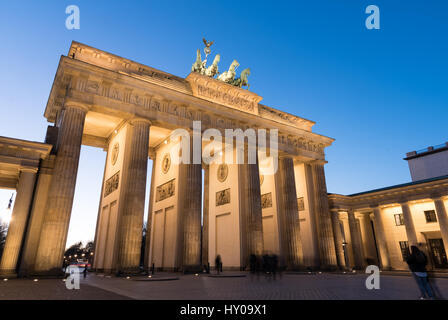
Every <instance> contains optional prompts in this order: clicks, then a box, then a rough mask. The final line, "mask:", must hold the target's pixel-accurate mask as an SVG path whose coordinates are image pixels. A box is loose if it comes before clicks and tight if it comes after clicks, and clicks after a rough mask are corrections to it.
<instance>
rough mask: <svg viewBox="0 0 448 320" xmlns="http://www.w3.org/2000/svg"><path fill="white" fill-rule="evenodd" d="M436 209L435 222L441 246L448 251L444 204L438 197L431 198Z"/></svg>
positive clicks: (447, 224) (447, 230) (446, 219)
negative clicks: (441, 242) (439, 234)
mask: <svg viewBox="0 0 448 320" xmlns="http://www.w3.org/2000/svg"><path fill="white" fill-rule="evenodd" d="M433 200H434V205H435V207H436V213H437V220H438V221H439V227H440V233H441V234H442V240H443V245H444V247H445V250H448V216H447V214H446V208H445V204H444V203H443V199H442V198H440V197H437V198H433Z"/></svg>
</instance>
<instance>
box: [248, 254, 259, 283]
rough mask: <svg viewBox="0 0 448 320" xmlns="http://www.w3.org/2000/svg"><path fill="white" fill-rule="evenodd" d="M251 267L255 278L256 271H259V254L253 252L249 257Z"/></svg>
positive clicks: (251, 274)
mask: <svg viewBox="0 0 448 320" xmlns="http://www.w3.org/2000/svg"><path fill="white" fill-rule="evenodd" d="M249 267H250V276H251V278H253V276H254V275H255V273H256V272H257V256H256V255H254V254H251V255H250V257H249Z"/></svg>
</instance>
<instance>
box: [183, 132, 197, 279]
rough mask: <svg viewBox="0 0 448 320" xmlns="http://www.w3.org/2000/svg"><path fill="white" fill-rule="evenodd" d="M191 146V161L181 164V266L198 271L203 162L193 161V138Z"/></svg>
mask: <svg viewBox="0 0 448 320" xmlns="http://www.w3.org/2000/svg"><path fill="white" fill-rule="evenodd" d="M197 147H199V148H200V145H199V146H197ZM190 148H191V150H190V151H191V152H190V163H189V164H186V163H180V164H179V184H178V185H179V200H178V201H179V211H178V212H179V218H180V221H181V223H180V228H181V231H180V232H181V233H180V244H181V246H180V248H179V249H180V250H181V252H180V262H181V265H180V267H181V269H182V270H183V271H187V272H197V271H200V267H201V250H202V248H201V198H202V163H201V162H199V163H193V159H194V157H193V152H194V148H193V139H191V140H190Z"/></svg>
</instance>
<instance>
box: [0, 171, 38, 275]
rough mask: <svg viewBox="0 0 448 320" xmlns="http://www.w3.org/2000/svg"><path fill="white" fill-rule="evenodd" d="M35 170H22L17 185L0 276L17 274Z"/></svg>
mask: <svg viewBox="0 0 448 320" xmlns="http://www.w3.org/2000/svg"><path fill="white" fill-rule="evenodd" d="M36 172H37V169H35V168H22V169H21V170H20V176H19V183H18V185H17V197H16V202H15V204H14V210H13V212H12V216H11V221H10V223H9V227H8V234H7V236H6V243H5V247H4V250H3V255H2V260H1V263H0V274H4V275H8V274H16V269H17V266H18V260H19V255H20V250H21V247H22V242H23V239H24V236H25V231H26V225H27V222H28V216H29V212H30V206H31V200H32V198H33V192H34V185H35V182H36Z"/></svg>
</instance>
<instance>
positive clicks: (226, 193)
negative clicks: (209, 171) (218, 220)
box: [216, 188, 230, 207]
mask: <svg viewBox="0 0 448 320" xmlns="http://www.w3.org/2000/svg"><path fill="white" fill-rule="evenodd" d="M228 203H230V188H229V189H225V190H221V191H218V192H216V206H217V207H219V206H222V205H225V204H228Z"/></svg>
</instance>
